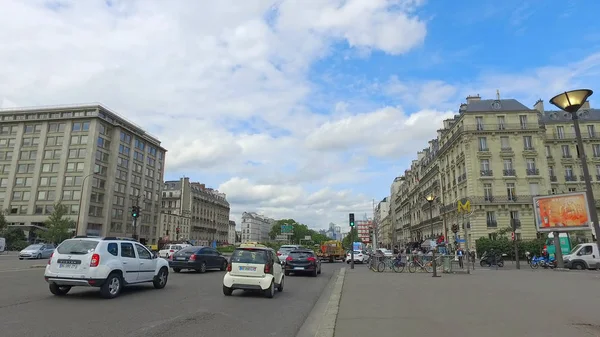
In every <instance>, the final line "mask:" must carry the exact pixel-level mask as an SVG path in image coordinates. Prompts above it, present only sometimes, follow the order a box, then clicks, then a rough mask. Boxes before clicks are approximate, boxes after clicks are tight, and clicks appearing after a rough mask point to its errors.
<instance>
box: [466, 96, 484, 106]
mask: <svg viewBox="0 0 600 337" xmlns="http://www.w3.org/2000/svg"><path fill="white" fill-rule="evenodd" d="M475 101H481V97H480V96H479V94H477V96H471V95H469V96H467V104H469V103H471V102H475Z"/></svg>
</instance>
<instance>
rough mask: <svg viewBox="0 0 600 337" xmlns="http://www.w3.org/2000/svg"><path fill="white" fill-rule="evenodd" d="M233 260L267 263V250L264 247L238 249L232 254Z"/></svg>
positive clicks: (237, 261)
mask: <svg viewBox="0 0 600 337" xmlns="http://www.w3.org/2000/svg"><path fill="white" fill-rule="evenodd" d="M231 262H235V263H255V264H265V263H267V251H266V250H263V249H236V250H235V251H233V254H232V255H231Z"/></svg>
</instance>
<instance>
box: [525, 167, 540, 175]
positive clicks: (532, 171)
mask: <svg viewBox="0 0 600 337" xmlns="http://www.w3.org/2000/svg"><path fill="white" fill-rule="evenodd" d="M527 175H528V176H539V175H540V170H539V169H536V168H528V169H527Z"/></svg>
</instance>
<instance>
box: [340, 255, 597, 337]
mask: <svg viewBox="0 0 600 337" xmlns="http://www.w3.org/2000/svg"><path fill="white" fill-rule="evenodd" d="M599 283H600V275H598V274H595V273H585V272H584V273H578V272H556V271H533V270H527V269H524V270H498V271H495V270H489V269H488V270H476V271H475V272H474V273H473V274H472V275H451V274H442V276H441V277H439V278H432V277H431V274H425V273H415V274H409V273H407V272H406V271H405V272H404V273H401V274H395V273H375V272H371V271H369V270H368V268H366V266H360V265H358V266H356V267H355V269H354V270H351V269H350V268H347V270H346V276H345V280H344V286H343V290H342V298H341V301H340V306H339V312H338V316H337V321H336V325H335V337H356V336H369V337H370V336H373V337H387V336H390V337H391V336H394V337H397V336H436V335H440V334H441V335H443V336H444V337H454V336H456V337H471V336H472V337H486V336H490V337H492V336H493V337H496V336H501V337H506V336H511V335H512V336H540V337H541V336H544V337H548V336H568V337H579V336H582V337H583V336H586V337H589V336H600V318H598V315H597V306H598V301H599V300H600V296H598V292H597V289H598V284H599Z"/></svg>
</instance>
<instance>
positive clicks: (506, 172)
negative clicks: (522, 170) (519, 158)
mask: <svg viewBox="0 0 600 337" xmlns="http://www.w3.org/2000/svg"><path fill="white" fill-rule="evenodd" d="M502 174H503V175H504V176H505V177H514V176H516V175H517V170H515V169H507V170H503V171H502Z"/></svg>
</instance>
